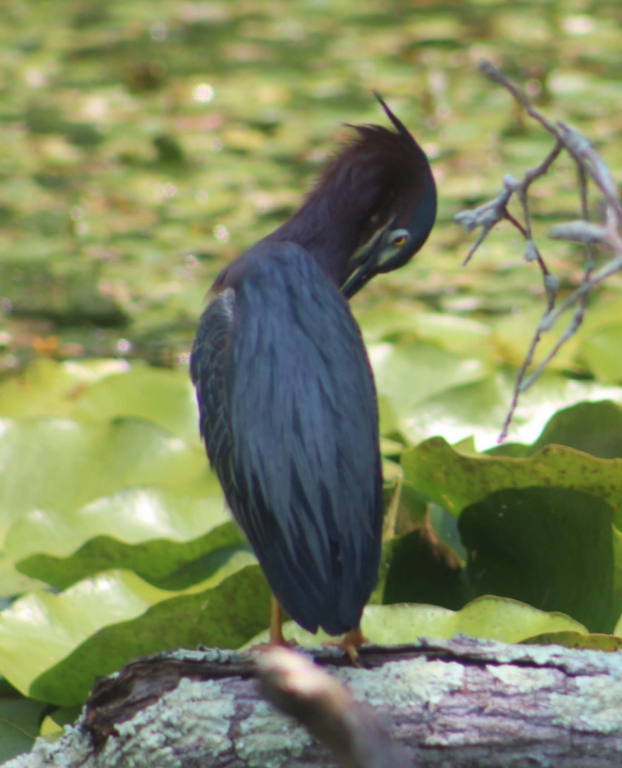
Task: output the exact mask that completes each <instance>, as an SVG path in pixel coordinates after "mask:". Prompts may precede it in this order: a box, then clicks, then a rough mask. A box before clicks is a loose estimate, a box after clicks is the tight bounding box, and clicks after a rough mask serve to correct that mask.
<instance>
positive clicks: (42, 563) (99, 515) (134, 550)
mask: <svg viewBox="0 0 622 768" xmlns="http://www.w3.org/2000/svg"><path fill="white" fill-rule="evenodd" d="M241 546H245V540H244V538H243V537H242V535H241V533H240V531H239V529H238V527H237V526H236V525H235V523H234V522H233V521H232V519H231V515H230V513H229V512H228V511H227V509H226V507H225V502H224V498H223V497H222V495H219V496H215V497H210V498H206V499H193V498H188V497H186V496H182V495H180V494H178V493H176V492H174V491H171V490H167V489H158V488H130V489H127V490H124V491H120V492H119V493H118V494H114V495H113V496H109V497H106V498H103V499H98V500H96V501H94V502H91V503H90V504H87V505H86V506H85V507H82V508H81V509H79V510H75V511H74V510H67V511H63V512H55V511H52V512H47V511H45V510H35V511H33V512H30V513H28V514H27V515H25V516H24V517H23V518H22V519H20V520H19V521H18V522H17V523H15V525H13V526H12V527H11V528H10V529H9V532H8V535H7V541H6V554H7V556H8V557H9V558H11V559H12V560H13V561H15V563H16V567H17V570H18V571H19V572H20V573H24V574H26V575H28V576H31V577H33V578H37V579H40V580H41V581H45V582H47V583H48V584H52V585H53V586H55V587H56V588H58V589H65V588H67V587H68V586H70V585H71V584H74V583H75V582H77V581H80V580H81V579H84V578H87V577H88V576H90V575H92V574H94V573H97V572H98V571H102V570H108V569H111V568H128V569H132V570H133V571H135V572H136V573H138V574H139V575H140V576H141V577H142V578H144V579H146V580H147V581H150V582H151V583H156V584H160V582H161V580H162V579H163V578H165V577H167V576H169V575H170V574H172V573H173V572H174V571H176V570H178V569H179V568H181V567H183V566H185V565H187V564H189V563H191V562H193V561H196V560H197V559H198V558H204V557H206V556H207V555H209V554H210V553H214V552H216V551H217V550H222V549H227V548H230V547H241ZM203 578H206V576H203ZM199 580H203V579H202V578H200V579H199Z"/></svg>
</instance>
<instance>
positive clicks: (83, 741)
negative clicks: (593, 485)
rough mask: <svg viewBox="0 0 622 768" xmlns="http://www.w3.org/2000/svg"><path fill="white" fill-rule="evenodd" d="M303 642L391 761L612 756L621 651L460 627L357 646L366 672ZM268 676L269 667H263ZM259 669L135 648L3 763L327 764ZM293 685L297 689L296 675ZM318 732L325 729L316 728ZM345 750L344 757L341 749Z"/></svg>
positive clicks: (586, 760)
mask: <svg viewBox="0 0 622 768" xmlns="http://www.w3.org/2000/svg"><path fill="white" fill-rule="evenodd" d="M306 653H307V654H308V656H309V657H310V658H313V659H314V660H315V661H316V662H317V663H318V664H319V665H320V666H322V667H323V668H324V669H325V670H327V671H330V673H331V674H332V675H334V677H335V678H337V679H338V680H339V681H340V682H341V683H343V684H344V685H345V686H346V688H347V690H348V691H349V693H348V692H346V691H345V690H344V689H343V688H341V690H342V691H343V696H344V697H345V699H343V701H348V702H350V704H348V705H344V708H343V712H342V714H344V715H345V714H346V713H347V711H350V712H351V713H352V718H353V720H354V721H355V724H354V726H353V727H354V728H355V729H356V728H360V727H361V726H362V728H363V730H365V731H366V732H367V734H368V735H369V734H370V733H371V732H372V731H374V729H375V730H376V732H377V734H378V739H380V741H381V742H382V740H383V739H386V738H387V734H388V736H389V737H390V740H389V741H385V747H384V749H387V750H389V751H390V750H393V749H395V750H396V751H395V752H394V753H390V754H392V755H393V756H392V757H391V759H390V762H386V764H387V765H392V766H397V765H398V764H399V766H400V768H401V766H405V765H410V766H448V765H451V766H452V768H459V767H462V766H471V767H472V766H480V767H482V766H485V767H490V768H492V767H497V766H499V767H501V766H503V768H508V767H509V766H542V765H548V766H559V767H560V768H566V767H572V768H579V766H581V768H584V767H585V766H589V767H590V768H608V767H609V766H619V765H620V763H621V762H622V655H621V654H619V653H605V652H599V651H585V650H570V649H566V648H561V647H559V646H526V645H505V644H502V643H494V642H488V641H479V640H473V639H470V638H466V637H460V636H458V637H456V638H454V639H453V640H451V641H431V640H421V641H420V642H418V643H415V644H412V645H407V646H406V645H404V646H386V647H384V646H382V647H381V646H371V645H369V646H364V647H363V648H362V649H361V659H362V662H363V665H364V667H363V668H362V669H354V668H352V667H351V666H349V662H347V661H346V660H345V658H344V656H343V653H342V652H340V651H338V650H337V649H332V648H326V649H314V650H313V651H307V652H306ZM268 667H269V664H268ZM272 672H274V669H272ZM264 673H265V674H268V677H269V675H270V669H268V670H267V672H266V670H264ZM256 678H257V665H256V664H255V661H254V659H253V656H252V655H250V654H243V653H238V652H235V651H219V650H206V651H178V652H174V653H165V654H160V655H158V656H154V657H151V658H147V659H138V660H136V661H134V662H132V663H130V664H128V665H127V666H126V667H125V668H124V669H122V670H121V671H120V672H118V673H117V674H116V675H113V676H111V677H109V678H106V679H104V680H100V681H99V682H98V683H97V684H96V686H95V688H94V690H93V692H92V694H91V697H90V699H89V702H88V704H87V706H86V708H85V710H84V712H83V714H82V716H81V717H80V719H79V720H78V721H77V722H76V723H75V724H74V725H73V726H71V727H68V728H67V729H66V732H65V734H64V735H63V737H62V738H61V739H59V740H58V741H57V742H55V743H54V744H47V743H46V742H44V741H43V740H41V739H39V740H38V741H37V742H36V744H35V747H34V749H33V751H32V752H31V753H29V754H28V755H22V756H20V757H18V758H16V759H14V760H13V761H11V762H9V763H7V764H6V767H5V768H39V766H44V765H45V766H61V765H62V766H63V767H64V768H70V767H71V766H76V767H77V766H81V767H82V768H95V767H97V768H105V767H107V766H124V765H132V766H134V768H141V767H142V766H145V767H146V766H150V768H160V766H162V767H163V768H164V767H165V766H166V767H168V766H173V765H174V766H178V767H179V768H190V767H192V768H195V767H197V766H199V765H200V766H202V767H203V768H211V767H212V766H213V767H216V766H217V767H218V768H225V767H226V768H246V767H247V766H262V767H266V768H267V767H268V766H270V767H272V766H275V767H278V766H291V767H292V768H302V767H303V766H304V767H305V768H311V766H314V765H318V766H327V765H328V766H332V765H335V766H336V765H337V762H335V761H336V758H334V757H333V756H332V754H329V753H328V752H327V751H326V748H325V747H323V746H321V745H320V744H319V743H318V742H317V741H316V740H315V739H314V738H312V737H311V736H310V735H309V733H308V732H307V731H306V730H305V729H304V728H302V727H301V726H300V725H298V724H296V723H295V722H294V720H292V719H291V718H290V717H287V716H284V715H281V714H279V713H278V712H276V710H275V709H274V708H273V707H272V706H271V705H270V704H268V703H267V702H266V701H265V700H264V699H263V698H262V695H261V691H260V686H259V684H258V682H257V679H256ZM266 679H267V680H268V685H270V680H269V679H268V678H266ZM272 683H274V678H273V679H272ZM327 685H328V686H329V687H330V685H331V683H327ZM277 687H278V686H277ZM307 687H308V686H307ZM303 689H304V690H303ZM301 690H303V694H304V695H307V694H306V693H305V690H306V689H305V686H304V685H303V686H302V689H301ZM273 693H274V691H273ZM335 695H336V696H337V699H339V697H340V696H341V695H342V694H340V693H335ZM350 696H351V697H352V698H351V699H350ZM273 698H274V697H273ZM277 698H278V696H277ZM352 699H353V700H354V701H356V702H357V703H356V704H354V703H353V701H352ZM279 704H280V705H282V702H279ZM295 708H296V707H295V706H294V708H293V709H292V708H290V709H288V705H287V703H286V704H285V709H286V710H287V711H290V712H291V711H294V710H295ZM327 711H330V706H328V710H327ZM372 712H373V714H372ZM368 718H371V720H369V719H368ZM303 719H304V718H303ZM347 719H348V718H347V717H345V720H347ZM357 723H358V725H357ZM307 725H309V722H307ZM350 725H351V724H350ZM347 727H350V726H349V725H348V726H347ZM315 732H316V733H318V734H320V735H321V728H320V730H319V731H318V730H317V729H316V730H315ZM371 738H372V741H374V739H376V737H375V736H373V734H372V736H371ZM328 741H330V739H329V740H328ZM332 746H333V747H335V746H337V747H338V746H339V745H338V744H337V745H336V744H335V743H334V740H333V742H332ZM342 746H343V745H342ZM371 751H372V749H371V747H370V748H367V749H365V750H363V753H364V754H369V753H371ZM350 757H351V758H352V754H350ZM341 758H342V760H346V761H347V760H348V759H349V758H348V750H347V749H346V750H345V752H342V755H341ZM352 759H354V758H352ZM341 764H344V763H341ZM346 764H347V762H346ZM349 765H351V766H355V765H357V766H359V765H361V766H362V765H374V766H376V765H378V766H379V765H382V763H381V762H376V763H371V762H370V763H361V762H359V763H356V762H350V763H349Z"/></svg>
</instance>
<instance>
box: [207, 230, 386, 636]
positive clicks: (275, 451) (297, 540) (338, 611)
mask: <svg viewBox="0 0 622 768" xmlns="http://www.w3.org/2000/svg"><path fill="white" fill-rule="evenodd" d="M249 255H250V256H251V257H250V258H249V264H248V265H247V267H246V270H245V271H241V272H240V274H241V277H239V279H238V280H237V281H236V283H237V284H236V285H235V286H234V289H235V305H234V308H233V318H232V320H231V321H230V326H229V328H230V331H229V332H230V341H229V344H230V347H229V348H228V354H229V356H230V357H229V360H228V363H227V365H225V366H224V367H223V360H222V357H221V358H220V363H219V364H220V365H221V369H222V370H224V371H225V374H224V378H225V380H226V387H227V388H228V392H229V395H230V401H229V402H230V406H227V408H228V410H227V409H225V413H226V418H230V421H229V425H228V429H229V430H230V431H226V430H225V433H226V435H227V439H229V438H230V440H231V443H230V448H231V452H232V454H231V456H232V457H231V462H230V463H229V462H227V461H225V460H224V454H226V453H227V451H224V452H223V453H222V455H220V454H218V451H214V448H213V447H212V448H210V447H209V445H208V451H209V453H210V457H212V462H213V463H214V465H215V467H216V470H217V471H218V473H219V475H220V477H221V481H222V482H223V485H224V487H225V493H226V494H227V498H228V500H229V503H230V505H231V507H232V509H233V512H234V515H235V516H236V518H237V520H238V521H239V522H240V524H241V526H242V527H243V529H244V530H245V532H246V534H247V536H248V538H249V540H250V542H251V544H252V546H253V548H254V550H255V552H256V554H257V556H258V558H259V560H260V562H261V564H262V566H263V568H264V571H265V573H266V576H267V578H268V581H269V582H270V584H271V586H272V588H273V591H274V592H275V593H276V595H277V597H278V598H279V599H280V600H281V602H282V603H283V605H284V607H285V609H286V610H287V611H288V612H289V613H290V615H291V616H292V617H293V618H294V619H296V621H298V622H299V623H300V624H301V625H302V626H305V627H306V628H308V629H311V630H312V631H314V630H315V629H316V628H317V626H318V625H321V626H323V627H324V628H325V629H326V630H327V631H328V632H330V633H332V634H338V633H340V632H343V631H346V630H347V629H351V628H352V627H354V626H356V625H357V624H358V621H359V619H360V614H361V611H362V609H363V606H364V604H365V602H366V601H367V599H368V598H369V595H370V593H371V590H372V589H373V587H374V585H375V582H376V579H377V571H378V562H379V556H380V535H381V534H380V532H381V517H382V478H381V471H380V457H379V451H378V416H377V405H376V396H375V390H374V383H373V378H372V374H371V369H370V366H369V362H368V359H367V355H366V352H365V348H364V346H363V342H362V340H361V336H360V332H359V329H358V326H357V325H356V322H355V321H354V319H353V317H352V315H351V313H350V310H349V307H348V305H347V302H346V301H345V299H344V298H343V297H342V296H341V295H340V293H339V292H338V291H337V290H336V289H335V288H333V287H332V286H331V285H330V284H329V283H328V282H327V281H326V280H325V278H324V277H323V275H322V273H321V272H320V269H319V267H317V265H316V264H315V263H314V262H313V261H312V259H311V258H310V257H309V255H308V254H307V253H306V252H305V251H304V250H303V249H301V248H299V247H298V246H295V245H293V244H286V243H271V244H264V245H260V246H256V248H255V249H253V251H251V252H249ZM212 334H214V331H212ZM219 375H222V374H219ZM199 378H200V377H199ZM200 389H201V391H203V388H202V387H201V388H200ZM206 394H207V393H206ZM211 409H212V410H214V412H216V413H217V410H216V409H217V404H216V403H215V402H214V403H213V405H212V406H211ZM207 411H208V412H209V411H210V408H208V409H207ZM214 431H215V434H217V435H218V434H220V432H219V431H218V429H217V428H214ZM205 436H206V438H207V439H208V440H211V439H215V438H213V437H212V436H211V433H210V432H209V428H207V429H206V431H205ZM213 454H214V456H215V458H214V456H213ZM216 454H218V455H216Z"/></svg>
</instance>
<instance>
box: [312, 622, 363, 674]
mask: <svg viewBox="0 0 622 768" xmlns="http://www.w3.org/2000/svg"><path fill="white" fill-rule="evenodd" d="M368 642H369V640H368V639H367V638H366V637H365V636H364V635H363V633H362V632H361V628H360V627H357V628H356V629H351V630H350V631H349V632H346V634H345V635H344V636H343V637H342V638H341V640H329V641H328V642H326V643H322V645H329V646H337V648H343V650H344V651H345V652H346V653H347V655H348V658H349V659H350V661H351V662H352V666H354V667H360V666H361V659H360V656H359V648H360V646H361V645H363V643H368Z"/></svg>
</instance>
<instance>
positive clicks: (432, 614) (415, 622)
mask: <svg viewBox="0 0 622 768" xmlns="http://www.w3.org/2000/svg"><path fill="white" fill-rule="evenodd" d="M283 628H284V635H285V637H286V638H287V639H293V640H296V642H297V643H298V644H299V645H303V646H313V645H319V644H321V643H323V642H327V641H331V640H334V638H331V637H329V636H327V635H326V634H325V633H323V632H321V631H320V632H318V633H317V635H312V634H310V633H309V632H305V631H304V630H303V629H302V628H301V627H299V626H298V625H297V624H296V623H295V622H293V621H291V622H286V623H285V624H284V625H283ZM361 629H362V630H363V634H364V635H365V637H366V638H368V639H369V641H370V642H372V643H378V644H381V645H385V644H386V645H393V644H395V645H397V644H400V643H414V642H415V641H416V640H417V639H418V638H419V637H430V638H435V639H437V640H447V639H449V638H451V637H454V635H456V634H458V633H460V634H464V635H470V636H471V637H479V638H483V639H486V640H498V641H499V642H503V643H519V642H521V641H522V640H525V639H527V638H528V637H533V636H534V635H539V634H542V633H544V632H559V631H574V632H583V633H585V632H587V630H586V629H585V627H584V626H583V625H582V624H579V622H578V621H575V620H574V619H571V618H570V617H569V616H564V615H563V614H561V613H545V612H544V611H539V610H538V609H537V608H532V607H531V606H530V605H525V604H524V603H519V602H518V601H517V600H509V599H507V598H502V597H479V598H477V599H476V600H473V601H472V602H470V603H467V605H465V606H464V608H462V609H461V610H460V611H450V610H449V609H447V608H439V607H438V606H435V605H405V604H398V605H368V606H367V607H366V608H365V611H364V613H363V620H362V622H361ZM267 638H268V633H267V632H265V633H262V634H261V635H258V636H257V637H255V638H253V640H251V642H250V643H248V644H247V645H248V646H251V645H254V644H255V643H258V642H265V641H266V640H267Z"/></svg>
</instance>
